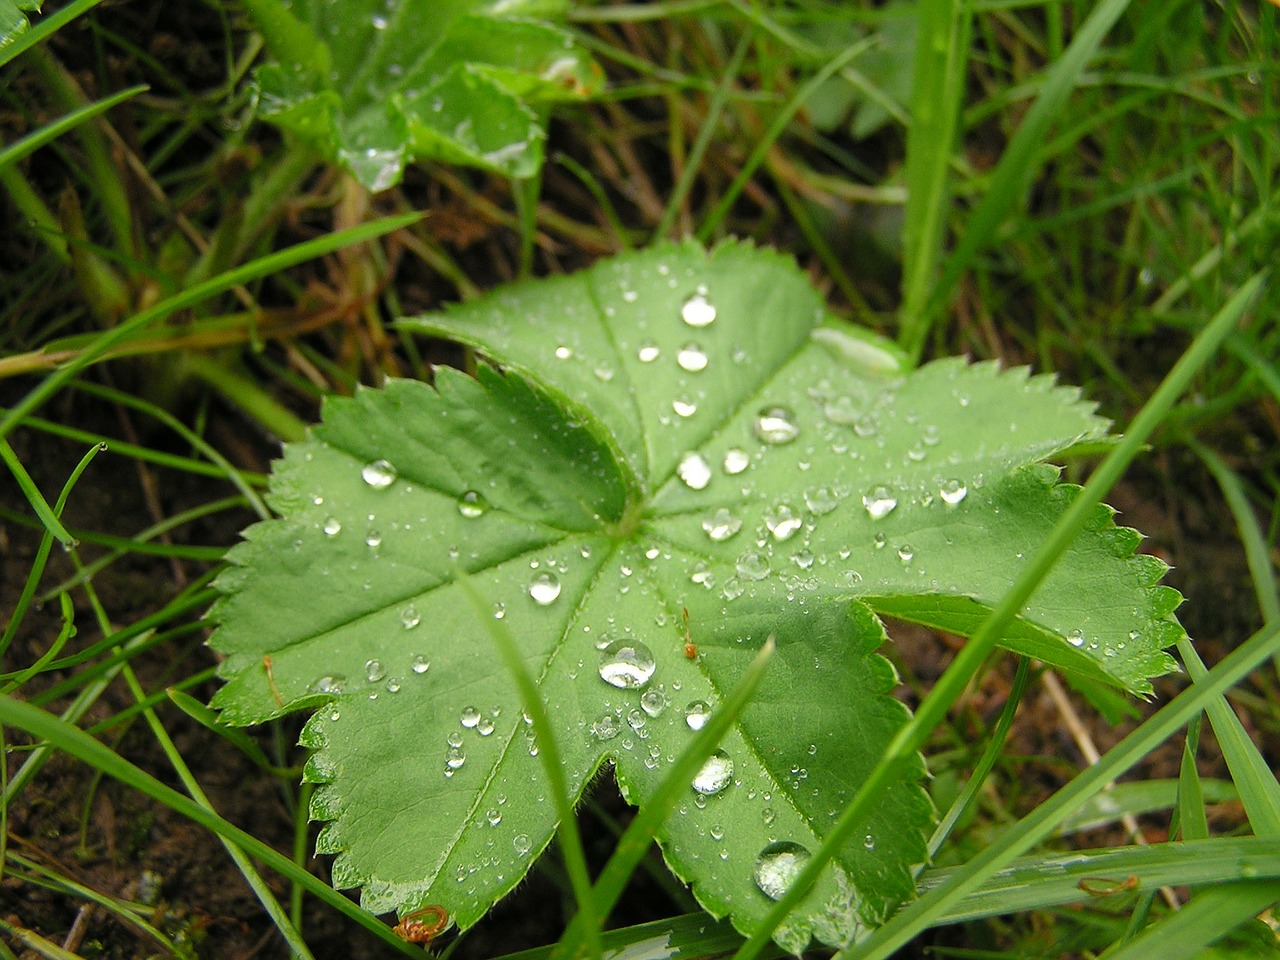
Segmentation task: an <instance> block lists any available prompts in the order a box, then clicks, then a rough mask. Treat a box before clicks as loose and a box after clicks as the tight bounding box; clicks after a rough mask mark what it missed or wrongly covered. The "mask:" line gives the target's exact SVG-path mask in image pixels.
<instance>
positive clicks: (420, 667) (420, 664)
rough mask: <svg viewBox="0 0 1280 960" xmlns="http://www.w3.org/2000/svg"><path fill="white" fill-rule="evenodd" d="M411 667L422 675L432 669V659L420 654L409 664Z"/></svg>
mask: <svg viewBox="0 0 1280 960" xmlns="http://www.w3.org/2000/svg"><path fill="white" fill-rule="evenodd" d="M409 669H410V670H412V671H413V672H414V673H416V674H418V675H419V676H421V675H422V674H424V673H426V672H427V671H428V670H430V669H431V661H430V660H428V659H427V658H426V657H424V656H422V655H421V654H419V655H418V656H416V657H414V658H413V662H412V663H411V664H409Z"/></svg>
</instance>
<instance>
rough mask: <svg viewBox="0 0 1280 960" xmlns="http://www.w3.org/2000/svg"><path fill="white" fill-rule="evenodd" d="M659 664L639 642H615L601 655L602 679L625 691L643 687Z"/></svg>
mask: <svg viewBox="0 0 1280 960" xmlns="http://www.w3.org/2000/svg"><path fill="white" fill-rule="evenodd" d="M656 668H657V663H656V662H655V661H654V659H653V654H652V653H651V652H650V650H649V648H648V647H646V646H645V645H644V644H643V643H641V642H640V641H639V640H615V641H614V642H613V643H611V644H609V646H607V647H605V648H604V650H603V651H602V652H601V654H600V679H601V680H603V681H604V682H605V683H608V684H612V685H613V686H615V687H621V688H623V689H635V688H637V687H643V686H644V685H645V684H646V683H648V682H649V678H650V677H652V676H653V671H654V670H655V669H656Z"/></svg>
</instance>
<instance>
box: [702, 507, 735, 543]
mask: <svg viewBox="0 0 1280 960" xmlns="http://www.w3.org/2000/svg"><path fill="white" fill-rule="evenodd" d="M702 529H703V530H704V531H705V532H706V534H707V536H708V537H710V538H711V539H712V540H715V541H716V542H717V543H719V542H720V541H722V540H728V539H729V538H730V537H732V536H733V535H734V534H735V533H737V532H738V531H739V530H741V529H742V519H741V518H740V517H736V516H734V515H733V513H732V512H730V510H729V508H728V507H720V508H719V509H718V510H715V511H713V512H711V513H709V514H707V515H706V516H705V517H703V518H702Z"/></svg>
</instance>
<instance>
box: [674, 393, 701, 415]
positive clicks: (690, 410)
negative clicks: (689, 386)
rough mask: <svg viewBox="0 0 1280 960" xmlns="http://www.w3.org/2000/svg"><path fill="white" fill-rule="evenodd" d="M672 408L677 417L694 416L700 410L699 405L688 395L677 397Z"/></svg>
mask: <svg viewBox="0 0 1280 960" xmlns="http://www.w3.org/2000/svg"><path fill="white" fill-rule="evenodd" d="M671 409H672V410H674V411H675V412H676V416H677V417H692V416H693V415H694V414H695V413H697V412H698V405H697V403H695V402H694V401H692V400H690V399H689V398H688V397H676V398H674V399H673V400H672V401H671Z"/></svg>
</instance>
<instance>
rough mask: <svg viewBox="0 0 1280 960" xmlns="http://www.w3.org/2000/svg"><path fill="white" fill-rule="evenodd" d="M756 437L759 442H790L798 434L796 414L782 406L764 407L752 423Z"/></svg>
mask: <svg viewBox="0 0 1280 960" xmlns="http://www.w3.org/2000/svg"><path fill="white" fill-rule="evenodd" d="M752 429H753V430H754V431H755V435H756V438H757V439H758V440H759V441H760V442H761V443H768V444H779V443H790V442H791V441H792V440H794V439H795V438H796V437H798V436H799V435H800V427H799V426H798V425H797V424H796V416H795V414H794V413H792V412H791V410H790V409H789V408H787V407H783V406H772V407H765V408H764V409H762V410H761V411H760V412H759V413H758V414H757V415H756V418H755V421H754V423H753V424H752Z"/></svg>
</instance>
